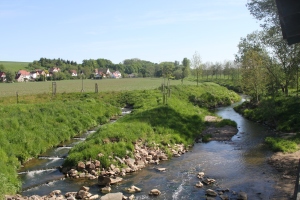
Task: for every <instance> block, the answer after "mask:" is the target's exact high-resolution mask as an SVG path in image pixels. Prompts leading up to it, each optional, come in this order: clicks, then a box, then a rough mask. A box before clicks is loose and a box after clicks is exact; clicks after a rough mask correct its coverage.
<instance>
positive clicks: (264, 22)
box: [247, 0, 300, 96]
mask: <svg viewBox="0 0 300 200" xmlns="http://www.w3.org/2000/svg"><path fill="white" fill-rule="evenodd" d="M247 7H248V9H249V11H250V13H251V14H252V15H253V16H254V17H255V18H256V19H258V20H260V21H261V24H260V25H261V27H263V30H264V31H263V33H264V36H263V38H262V42H263V44H264V45H266V46H267V48H268V50H269V53H270V54H271V55H272V56H271V57H272V61H273V63H275V64H272V65H269V68H268V70H269V72H270V74H272V75H273V76H274V80H276V81H277V82H278V83H280V84H281V85H282V91H283V92H284V94H285V95H286V96H288V88H289V86H290V83H291V80H293V79H295V74H298V65H299V55H300V45H299V44H294V45H290V46H289V45H288V44H287V42H286V41H285V40H283V38H282V35H281V26H280V21H279V16H278V13H277V8H276V3H275V1H274V0H251V1H249V2H248V3H247ZM277 64H278V65H280V67H281V72H282V73H283V76H277V77H275V73H274V72H273V71H272V68H271V67H270V66H276V65H277ZM296 79H298V78H296ZM297 81H298V80H297ZM297 88H298V82H297Z"/></svg>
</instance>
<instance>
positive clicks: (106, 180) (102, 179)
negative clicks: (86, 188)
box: [98, 175, 123, 186]
mask: <svg viewBox="0 0 300 200" xmlns="http://www.w3.org/2000/svg"><path fill="white" fill-rule="evenodd" d="M122 180H123V178H120V177H116V178H111V177H109V176H103V175H100V176H98V184H99V185H104V186H106V185H113V184H116V183H119V182H121V181H122Z"/></svg>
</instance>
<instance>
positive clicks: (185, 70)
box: [181, 58, 190, 84]
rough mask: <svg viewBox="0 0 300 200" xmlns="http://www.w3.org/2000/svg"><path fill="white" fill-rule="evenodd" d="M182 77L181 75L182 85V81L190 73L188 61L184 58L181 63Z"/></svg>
mask: <svg viewBox="0 0 300 200" xmlns="http://www.w3.org/2000/svg"><path fill="white" fill-rule="evenodd" d="M182 65H183V67H182V75H181V83H182V84H183V79H184V78H186V77H188V76H189V73H190V60H189V59H187V58H184V59H183V61H182Z"/></svg>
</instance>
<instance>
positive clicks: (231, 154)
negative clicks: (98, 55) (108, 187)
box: [19, 105, 278, 200]
mask: <svg viewBox="0 0 300 200" xmlns="http://www.w3.org/2000/svg"><path fill="white" fill-rule="evenodd" d="M233 106H235V105H232V106H228V107H223V108H219V109H217V110H216V114H217V115H219V116H221V117H223V118H227V119H232V120H234V121H236V122H237V124H238V130H239V131H238V133H237V134H236V135H235V136H234V137H233V138H232V140H231V141H229V142H216V141H211V142H209V143H197V144H195V145H194V147H193V148H192V149H191V151H190V152H188V153H186V154H184V155H182V156H181V157H179V158H173V159H171V160H169V161H164V162H161V164H160V165H158V166H156V165H149V166H148V167H146V168H144V169H142V170H141V171H138V172H137V173H133V174H129V175H126V177H124V180H123V182H122V184H120V185H115V186H112V192H119V191H121V192H123V193H124V194H125V195H127V196H129V194H126V192H125V188H126V187H130V186H131V185H135V186H137V187H139V188H142V192H140V193H136V194H135V197H136V199H152V198H151V197H149V196H148V193H149V191H150V190H151V189H153V188H157V189H159V190H160V191H161V192H162V194H161V195H160V196H159V197H157V198H156V199H174V200H176V199H191V200H193V199H206V197H205V190H206V189H208V188H211V189H226V188H229V189H230V190H233V191H236V192H239V191H244V192H246V193H247V194H248V199H272V198H274V197H276V190H275V184H276V181H277V180H278V175H277V172H276V171H275V170H274V169H273V168H272V167H271V166H269V165H268V164H267V158H268V156H270V155H271V152H269V151H268V150H266V149H265V147H264V146H263V140H264V138H265V137H266V136H268V135H269V134H271V133H269V132H270V131H269V130H268V129H267V127H264V126H262V125H260V124H257V123H254V122H251V121H249V120H247V119H245V118H243V117H242V116H241V115H239V114H238V113H236V112H235V111H234V110H233ZM126 112H128V111H126ZM124 113H125V111H124ZM92 132H93V131H89V132H87V133H86V134H85V135H83V136H80V137H78V138H74V139H73V140H71V141H69V142H67V143H65V144H63V146H62V147H58V148H54V149H51V150H49V151H48V152H46V153H45V154H43V155H41V156H40V157H39V158H38V159H33V160H31V161H30V162H28V163H27V164H26V165H25V166H24V168H22V170H21V171H20V172H19V176H20V178H21V179H22V181H23V192H22V194H23V195H28V196H29V195H34V194H36V195H41V196H42V195H47V194H49V193H50V192H51V191H53V190H55V189H60V190H61V191H62V193H66V192H73V191H78V190H79V188H80V187H81V186H82V185H85V186H89V187H90V192H91V193H93V194H100V195H101V192H100V190H99V186H98V185H97V181H96V180H85V179H84V180H83V179H76V180H75V179H65V178H64V176H63V175H62V174H61V173H60V172H59V170H58V169H57V167H58V166H60V165H61V164H62V163H63V161H64V157H65V156H67V154H68V151H69V149H70V148H71V147H72V146H74V145H75V144H76V143H78V142H80V141H82V140H84V138H85V137H86V136H87V135H89V134H91V133H92ZM156 167H164V168H167V170H166V171H165V172H159V171H157V170H156V169H155V168H156ZM200 171H203V172H205V176H207V177H209V178H213V179H215V180H216V181H217V183H216V184H215V185H213V186H204V187H203V188H196V187H195V184H196V183H198V181H199V179H198V178H197V173H198V172H200ZM228 194H229V193H228ZM230 194H232V192H231V193H230ZM233 197H234V196H233ZM235 197H236V196H235Z"/></svg>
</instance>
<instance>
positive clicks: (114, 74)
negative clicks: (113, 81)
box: [112, 71, 122, 78]
mask: <svg viewBox="0 0 300 200" xmlns="http://www.w3.org/2000/svg"><path fill="white" fill-rule="evenodd" d="M112 78H122V74H121V72H119V71H115V72H113V73H112Z"/></svg>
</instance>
